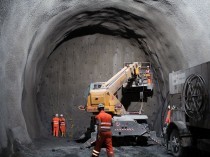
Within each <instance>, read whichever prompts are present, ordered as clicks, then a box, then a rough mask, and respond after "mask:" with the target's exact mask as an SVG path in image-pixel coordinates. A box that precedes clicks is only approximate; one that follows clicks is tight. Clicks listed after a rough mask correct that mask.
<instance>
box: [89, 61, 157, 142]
mask: <svg viewBox="0 0 210 157" xmlns="http://www.w3.org/2000/svg"><path fill="white" fill-rule="evenodd" d="M148 68H151V65H150V63H149V62H133V63H125V64H124V68H123V69H121V70H120V71H119V72H118V73H117V74H115V75H114V76H113V77H112V78H111V79H109V80H108V81H107V82H96V83H91V84H90V86H89V94H88V98H87V105H86V106H85V110H86V111H87V112H91V113H93V118H92V122H91V127H90V128H92V129H91V130H92V131H93V132H94V119H95V118H94V117H95V115H96V114H98V109H97V106H98V104H100V103H102V104H104V106H105V108H104V110H105V111H106V112H107V113H110V114H111V115H112V116H113V126H112V135H113V136H114V137H135V139H136V140H137V141H141V139H142V138H140V137H145V138H148V137H150V136H151V134H152V135H154V133H150V131H149V129H148V124H147V119H148V117H147V115H143V114H141V109H142V107H141V109H140V110H139V111H138V112H135V113H130V112H127V111H126V109H125V107H124V106H123V104H122V103H121V101H120V100H119V99H118V92H119V91H120V89H121V88H122V97H126V98H128V99H129V96H131V95H132V98H134V101H141V102H144V101H146V100H147V97H152V95H153V76H152V73H151V71H150V70H149V71H148ZM93 136H95V135H93ZM93 141H94V140H93Z"/></svg>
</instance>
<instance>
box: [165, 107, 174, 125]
mask: <svg viewBox="0 0 210 157" xmlns="http://www.w3.org/2000/svg"><path fill="white" fill-rule="evenodd" d="M171 111H172V109H171V107H170V106H168V112H167V115H166V120H165V124H166V125H167V126H168V124H169V123H170V122H171Z"/></svg>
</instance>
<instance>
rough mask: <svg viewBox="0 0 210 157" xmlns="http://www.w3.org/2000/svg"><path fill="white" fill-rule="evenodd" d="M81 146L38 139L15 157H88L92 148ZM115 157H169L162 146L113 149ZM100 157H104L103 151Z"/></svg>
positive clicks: (21, 148) (63, 141)
mask: <svg viewBox="0 0 210 157" xmlns="http://www.w3.org/2000/svg"><path fill="white" fill-rule="evenodd" d="M81 146H82V144H80V143H76V142H73V141H69V140H68V139H62V138H50V139H38V140H36V141H35V142H34V144H33V145H31V146H28V147H25V146H20V148H19V149H18V150H19V151H18V152H17V153H16V154H15V156H16V157H90V156H91V152H92V149H93V148H90V149H89V148H86V149H80V147H81ZM114 152H115V157H137V156H138V157H139V156H141V157H171V155H170V154H168V153H167V151H166V149H165V148H164V147H163V146H160V145H156V144H150V145H149V146H121V147H114ZM100 156H101V157H103V156H106V151H105V149H102V150H101V153H100Z"/></svg>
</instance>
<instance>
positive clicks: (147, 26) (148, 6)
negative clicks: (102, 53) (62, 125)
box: [0, 0, 210, 148]
mask: <svg viewBox="0 0 210 157" xmlns="http://www.w3.org/2000/svg"><path fill="white" fill-rule="evenodd" d="M209 7H210V4H209V1H206V0H201V1H199V2H198V1H197V0H183V1H173V0H156V1H154V0H148V1H144V0H134V1H130V0H125V1H121V0H113V1H112V0H110V1H101V0H100V1H99V0H92V1H89V0H86V1H79V0H78V1H77V0H72V1H64V0H50V1H48V0H46V1H41V0H14V1H7V0H2V1H1V4H0V13H1V17H0V31H1V36H0V58H1V62H0V88H1V91H0V104H1V110H0V148H6V147H8V148H12V145H13V141H14V140H15V139H16V140H18V141H20V142H22V143H30V142H31V139H33V138H36V137H40V136H41V135H45V134H46V132H45V131H44V130H46V129H45V127H44V126H43V125H42V124H43V123H42V121H41V119H40V118H42V116H40V115H42V112H41V113H40V107H41V106H40V105H43V104H42V103H39V102H42V100H44V99H41V98H40V99H37V92H39V93H41V92H44V91H42V90H40V89H41V88H43V87H42V86H41V84H42V83H43V82H44V81H41V80H42V79H43V80H45V79H46V77H45V75H43V74H44V72H43V71H44V70H45V69H47V68H48V67H47V66H49V65H50V62H49V63H48V61H53V60H52V58H53V57H54V55H56V53H55V52H59V51H60V52H63V51H61V50H62V47H65V46H63V44H65V41H68V40H72V39H73V38H76V37H82V36H86V35H94V34H96V33H99V34H106V35H109V36H115V37H116V36H117V37H118V38H114V40H115V41H116V42H117V41H118V43H121V42H122V41H121V40H122V39H120V38H124V39H125V40H127V46H126V47H136V48H134V51H135V52H137V49H139V53H143V54H142V55H143V56H144V55H145V57H146V59H147V60H148V61H150V62H151V63H152V64H153V66H154V71H155V72H156V79H157V80H158V81H159V83H160V84H161V90H160V91H158V92H157V93H158V94H159V95H161V96H163V97H164V96H165V94H166V92H167V90H168V89H167V79H168V73H169V72H171V71H172V70H178V69H180V68H185V67H188V66H193V65H197V64H199V63H202V62H205V61H209V58H210V53H209V49H210V44H209V43H210V32H209V29H208V28H209V26H210V23H209V20H208V17H209V15H210V12H209ZM95 38H96V37H95ZM105 38H107V39H105ZM109 38H110V37H104V42H108V41H107V40H108V39H109ZM75 41H76V39H75ZM81 41H85V39H82V40H81ZM72 42H73V41H72ZM129 43H130V46H128V45H129ZM133 43H137V45H132V44H133ZM82 44H85V43H83V42H82ZM104 44H105V45H106V43H104ZM75 45H78V48H75V54H80V53H81V54H82V53H85V52H81V51H80V50H81V49H80V47H82V45H81V42H80V41H77V42H75ZM90 45H91V43H89V44H88V47H91V46H90ZM86 46H87V45H86ZM86 46H84V49H88V48H87V47H86ZM104 47H105V46H104ZM104 47H101V48H103V49H105V48H104ZM59 49H60V50H59ZM68 49H70V48H68ZM93 49H94V47H93ZM96 49H97V48H96ZM114 49H116V45H113V50H114ZM94 52H96V51H94ZM110 53H111V52H110ZM58 54H59V53H57V55H58ZM61 54H62V53H61ZM107 54H108V52H107ZM121 55H122V56H124V55H123V54H121ZM82 56H83V55H81V57H82ZM129 56H130V53H129ZM58 58H60V57H58ZM61 58H62V57H61ZM125 58H126V57H125ZM90 59H91V57H90ZM115 59H116V60H115V61H113V63H114V62H116V64H117V66H116V68H117V67H118V66H119V65H118V63H120V61H118V58H117V57H116V58H115ZM99 60H100V59H99ZM87 62H89V61H88V60H87ZM63 64H64V63H62V64H61V65H63ZM51 65H54V64H51ZM55 65H56V64H55ZM83 66H84V67H85V64H83ZM90 67H91V66H90ZM99 67H100V66H99ZM101 67H102V68H103V67H104V66H102V65H101ZM110 69H111V70H110V71H112V72H114V70H117V69H115V67H113V64H111V65H110ZM74 70H76V69H74ZM74 70H73V71H74ZM55 71H56V70H55ZM73 71H70V72H73ZM108 74H109V73H108ZM79 75H80V73H78V78H79ZM97 76H98V75H97ZM92 77H94V78H96V76H95V75H93V74H92ZM105 77H106V76H105ZM107 77H108V75H107ZM54 79H55V78H54ZM48 83H50V82H48ZM52 87H53V86H52ZM55 93H56V92H55ZM78 93H79V92H78ZM46 94H47V93H46ZM48 94H49V93H48ZM80 94H81V95H80V96H81V97H82V96H83V93H82V92H81V93H80ZM40 96H42V95H41V94H40ZM55 102H56V100H55ZM46 104H47V102H46ZM48 104H50V103H48ZM51 104H52V103H51ZM72 105H75V104H72ZM48 107H49V106H48ZM73 108H74V107H73ZM73 108H72V109H73ZM41 111H42V110H41ZM76 114H77V113H76ZM49 115H50V114H49ZM155 116H158V113H156V114H155V115H154V116H153V117H155ZM76 131H79V130H76Z"/></svg>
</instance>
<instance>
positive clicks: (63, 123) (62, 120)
mask: <svg viewBox="0 0 210 157" xmlns="http://www.w3.org/2000/svg"><path fill="white" fill-rule="evenodd" d="M59 122H60V130H61V137H65V136H66V120H65V118H64V117H63V114H60V120H59Z"/></svg>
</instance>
